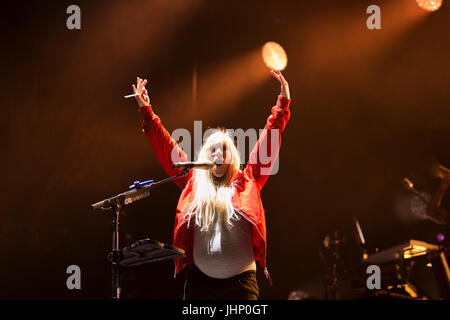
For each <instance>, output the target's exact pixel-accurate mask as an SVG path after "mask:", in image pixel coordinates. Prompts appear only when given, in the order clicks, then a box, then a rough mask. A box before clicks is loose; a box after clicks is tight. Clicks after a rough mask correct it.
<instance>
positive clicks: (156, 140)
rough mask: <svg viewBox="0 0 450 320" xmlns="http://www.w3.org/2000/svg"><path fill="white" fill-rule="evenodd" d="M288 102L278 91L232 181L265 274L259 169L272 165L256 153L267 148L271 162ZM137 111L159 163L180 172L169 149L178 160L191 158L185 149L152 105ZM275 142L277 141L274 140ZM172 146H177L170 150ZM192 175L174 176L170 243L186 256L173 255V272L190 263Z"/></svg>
mask: <svg viewBox="0 0 450 320" xmlns="http://www.w3.org/2000/svg"><path fill="white" fill-rule="evenodd" d="M289 103H290V100H289V99H287V98H284V97H282V96H281V95H280V96H278V100H277V104H276V106H274V107H272V114H271V115H270V116H269V118H268V119H267V123H266V126H265V128H264V130H263V132H262V133H261V134H260V137H259V140H258V142H257V143H256V144H255V146H254V148H253V150H252V152H251V154H250V158H249V161H248V165H247V167H246V168H245V169H244V170H243V171H239V174H238V176H237V178H236V181H235V186H236V187H235V188H236V191H235V193H234V196H233V198H232V202H233V206H234V208H235V209H236V210H237V211H238V213H240V214H241V216H243V217H244V218H245V219H247V220H248V221H249V222H250V223H251V224H252V225H253V228H252V229H253V235H252V239H253V249H254V253H255V260H257V261H259V263H260V265H261V267H262V268H264V273H265V274H266V277H269V274H268V271H267V267H266V252H267V238H266V221H265V215H264V208H263V205H262V202H261V196H260V191H261V188H262V187H263V185H264V183H265V182H266V181H267V178H268V177H269V176H268V175H266V174H261V169H263V170H268V171H266V172H265V173H267V172H270V167H271V165H270V164H268V165H264V164H263V161H260V157H259V154H265V153H259V152H260V149H264V150H261V152H266V151H268V153H266V154H268V155H270V157H271V158H272V161H270V163H271V164H272V166H273V163H274V162H275V161H274V160H275V159H276V157H277V155H278V152H279V148H280V144H281V132H282V131H283V130H284V127H285V126H286V123H287V122H288V121H289V116H290V110H289ZM140 113H141V114H142V116H143V118H144V122H143V124H142V128H143V131H144V133H145V136H146V137H147V139H148V140H149V142H150V145H151V146H152V147H153V150H155V152H156V155H157V157H158V161H159V163H160V164H161V166H162V167H163V168H164V170H165V171H166V172H167V174H168V175H169V176H174V175H177V174H180V173H181V171H180V169H174V168H172V159H171V154H172V152H176V154H177V155H178V159H177V160H178V161H180V162H181V161H188V160H191V159H187V156H186V154H185V153H184V151H183V150H182V149H181V148H180V147H179V146H178V144H177V142H176V141H175V140H174V139H172V137H171V136H170V134H169V133H168V132H167V130H166V129H165V128H164V127H163V125H162V124H161V120H160V118H159V117H158V116H157V115H156V114H154V113H153V111H152V109H151V106H146V107H142V108H141V109H140ZM273 129H278V130H279V131H278V132H276V131H274V130H273ZM272 131H273V132H272ZM277 133H278V134H277ZM273 134H274V135H273ZM272 137H273V138H276V139H278V141H272V140H271V139H272ZM274 142H275V146H277V148H276V149H277V150H274V151H275V152H271V150H270V149H271V147H270V146H271V145H272V146H273V145H274ZM276 142H277V143H278V144H276ZM265 146H268V150H267V149H265ZM173 148H176V149H175V150H174V151H173ZM264 163H267V161H264ZM191 177H192V171H191V172H190V173H189V175H188V176H184V177H181V178H178V179H176V180H175V183H176V184H177V185H178V186H179V187H180V188H181V189H182V190H183V191H182V192H181V195H180V199H179V201H178V205H177V211H176V215H175V228H174V233H173V245H174V246H176V247H178V248H181V249H183V250H184V251H185V254H186V257H185V258H175V276H176V275H177V274H178V272H180V271H181V270H182V269H183V268H184V267H185V266H186V265H188V264H189V263H193V248H194V228H193V223H190V224H189V226H190V227H189V228H187V222H188V219H185V217H186V216H185V214H186V212H187V209H188V208H189V204H190V203H191V201H192V199H193V196H194V192H193V191H194V190H193V179H191ZM269 280H270V278H269Z"/></svg>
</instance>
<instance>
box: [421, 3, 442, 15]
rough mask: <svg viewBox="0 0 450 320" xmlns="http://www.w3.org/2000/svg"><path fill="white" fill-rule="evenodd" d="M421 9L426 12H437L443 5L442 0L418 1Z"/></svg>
mask: <svg viewBox="0 0 450 320" xmlns="http://www.w3.org/2000/svg"><path fill="white" fill-rule="evenodd" d="M416 2H417V4H418V5H419V7H421V8H422V9H423V10H426V11H430V12H432V11H436V10H437V9H439V8H440V7H441V5H442V0H416Z"/></svg>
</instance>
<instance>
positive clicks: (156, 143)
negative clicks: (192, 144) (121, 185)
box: [132, 77, 188, 189]
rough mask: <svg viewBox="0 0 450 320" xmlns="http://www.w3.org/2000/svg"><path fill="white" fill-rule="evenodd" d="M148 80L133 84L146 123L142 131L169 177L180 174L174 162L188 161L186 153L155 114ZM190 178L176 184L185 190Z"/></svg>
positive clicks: (143, 124)
mask: <svg viewBox="0 0 450 320" xmlns="http://www.w3.org/2000/svg"><path fill="white" fill-rule="evenodd" d="M146 83H147V80H142V79H140V78H139V77H138V78H137V84H136V86H135V85H134V84H133V86H132V87H133V92H134V93H138V95H137V96H136V100H137V103H138V105H139V112H140V113H141V115H142V117H143V118H144V121H143V123H142V131H143V132H144V134H145V136H146V137H147V140H148V141H149V142H150V145H151V146H152V148H153V150H155V153H156V156H157V157H158V161H159V163H160V164H161V166H162V167H163V169H164V170H165V171H166V173H167V174H168V175H169V176H174V175H177V174H180V173H181V172H182V171H181V170H180V169H174V168H172V164H173V163H174V162H184V161H188V159H187V156H186V153H185V152H184V151H183V149H181V148H180V147H179V146H178V143H177V142H176V141H175V140H174V139H173V138H172V137H171V136H170V134H169V132H167V130H166V129H165V128H164V126H163V125H162V123H161V119H160V118H159V117H158V116H157V115H156V114H155V113H154V112H153V110H152V107H151V104H150V98H149V96H148V92H147V89H145V85H146ZM187 181H188V177H186V176H184V177H180V178H178V179H176V180H175V181H174V182H175V183H176V184H177V185H178V186H179V187H180V188H181V189H184V187H185V186H186V183H187Z"/></svg>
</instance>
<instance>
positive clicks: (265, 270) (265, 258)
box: [234, 209, 272, 285]
mask: <svg viewBox="0 0 450 320" xmlns="http://www.w3.org/2000/svg"><path fill="white" fill-rule="evenodd" d="M234 210H236V212H237V213H239V214H240V215H241V216H242V217H244V219H245V220H247V221H248V222H250V223H251V224H252V225H253V226H254V227H255V229H256V230H257V231H258V233H259V235H260V236H261V239H263V241H264V237H263V235H262V234H261V231H259V229H258V227H257V226H256V225H255V224H254V223H253V221H251V220H250V219H248V218H247V217H246V216H245V214H243V213H242V212H241V211H239V210H238V209H234ZM264 275H265V276H266V279H268V280H269V283H270V285H272V279H271V278H270V275H269V269H267V243H266V241H264Z"/></svg>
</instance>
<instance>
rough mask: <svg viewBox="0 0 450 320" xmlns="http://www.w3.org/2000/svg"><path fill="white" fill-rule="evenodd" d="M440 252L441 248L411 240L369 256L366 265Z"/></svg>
mask: <svg viewBox="0 0 450 320" xmlns="http://www.w3.org/2000/svg"><path fill="white" fill-rule="evenodd" d="M438 250H439V246H437V245H434V244H429V243H426V242H423V241H418V240H409V241H407V242H405V243H402V244H399V245H397V246H395V247H392V248H389V249H386V250H382V251H380V252H376V253H373V254H369V255H368V257H367V259H365V260H363V262H365V263H374V264H378V263H386V262H391V261H395V260H401V259H411V258H414V257H418V256H421V255H426V254H428V253H430V252H435V251H438Z"/></svg>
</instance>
